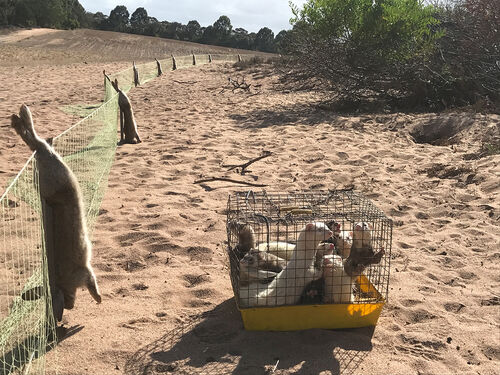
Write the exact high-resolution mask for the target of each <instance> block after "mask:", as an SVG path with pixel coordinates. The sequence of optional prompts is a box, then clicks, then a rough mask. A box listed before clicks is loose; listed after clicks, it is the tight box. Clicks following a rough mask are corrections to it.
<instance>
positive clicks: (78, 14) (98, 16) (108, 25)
mask: <svg viewBox="0 0 500 375" xmlns="http://www.w3.org/2000/svg"><path fill="white" fill-rule="evenodd" d="M2 25H15V26H22V27H49V28H62V29H75V28H80V27H83V28H90V29H97V30H106V31H118V32H125V33H132V34H139V35H148V36H155V37H161V38H169V39H177V40H183V41H190V42H196V43H203V44H212V45H218V46H225V47H233V48H240V49H248V50H258V51H263V52H278V51H279V50H280V43H281V42H282V41H283V40H284V38H285V36H286V34H287V31H286V30H282V31H281V32H279V33H278V34H277V35H276V36H275V35H274V33H273V31H272V30H271V29H269V28H268V27H263V28H261V29H260V30H259V31H258V32H257V33H255V32H248V31H247V30H245V29H243V28H233V26H232V25H231V21H230V19H229V17H227V16H224V15H223V16H220V17H219V19H218V20H217V21H215V22H214V23H213V25H209V26H207V27H203V26H201V25H200V23H199V22H198V21H196V20H192V21H189V22H188V23H187V25H184V24H182V23H180V22H169V21H159V20H157V19H156V18H155V17H151V16H149V14H148V12H147V10H146V9H145V8H143V7H140V8H137V9H136V10H135V11H134V12H133V13H132V14H130V13H129V11H128V9H127V7H126V6H124V5H118V6H116V7H115V8H114V9H113V10H112V11H111V12H110V14H109V15H105V14H103V13H101V12H96V13H92V12H87V11H86V10H85V9H84V8H83V6H82V5H81V4H80V3H79V1H78V0H0V26H2Z"/></svg>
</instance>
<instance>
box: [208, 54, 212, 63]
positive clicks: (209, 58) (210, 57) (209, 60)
mask: <svg viewBox="0 0 500 375" xmlns="http://www.w3.org/2000/svg"><path fill="white" fill-rule="evenodd" d="M208 62H209V63H211V62H212V55H211V54H208Z"/></svg>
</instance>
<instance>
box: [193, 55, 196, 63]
mask: <svg viewBox="0 0 500 375" xmlns="http://www.w3.org/2000/svg"><path fill="white" fill-rule="evenodd" d="M193 65H196V56H195V55H194V53H193Z"/></svg>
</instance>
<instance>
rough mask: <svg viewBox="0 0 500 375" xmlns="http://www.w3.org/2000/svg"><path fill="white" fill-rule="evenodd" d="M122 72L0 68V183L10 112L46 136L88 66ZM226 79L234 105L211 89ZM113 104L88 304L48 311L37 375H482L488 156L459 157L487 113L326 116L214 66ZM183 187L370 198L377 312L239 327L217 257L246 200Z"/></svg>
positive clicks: (494, 229) (88, 93)
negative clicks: (236, 204)
mask: <svg viewBox="0 0 500 375" xmlns="http://www.w3.org/2000/svg"><path fill="white" fill-rule="evenodd" d="M1 48H2V46H1V45H0V49H1ZM26 53H28V52H26ZM55 56H56V60H57V56H58V55H57V54H56V55H55ZM125 66H128V64H127V63H115V64H103V63H88V64H70V65H64V64H63V65H59V66H57V67H51V66H50V64H44V65H43V66H36V64H34V65H32V66H25V67H24V68H21V67H18V66H13V67H10V68H7V69H3V70H2V71H1V72H0V79H2V82H4V83H5V84H4V85H3V86H2V89H1V90H2V91H0V98H1V101H0V126H1V128H0V131H1V133H2V134H3V136H4V140H7V141H6V142H5V141H4V142H3V143H2V144H0V160H1V162H0V169H1V172H2V173H1V174H0V177H1V178H2V179H3V180H1V181H2V182H6V181H7V180H8V179H9V178H11V177H12V176H13V175H14V173H15V171H16V170H18V169H19V168H20V166H21V165H22V164H23V163H24V161H25V160H26V158H27V155H28V154H29V153H28V152H27V150H26V147H25V146H24V145H23V144H21V143H20V141H19V140H18V139H17V138H16V136H15V135H14V133H13V132H12V131H11V130H10V129H8V124H9V122H8V116H9V115H10V114H11V113H13V112H14V111H17V109H18V106H19V105H20V103H21V102H26V103H28V104H29V105H31V108H32V109H33V115H34V118H35V123H36V125H37V128H38V129H39V132H40V133H41V134H43V135H44V136H50V135H54V133H58V132H60V131H62V130H64V129H65V128H67V127H68V126H69V125H70V124H71V123H72V122H73V121H74V120H76V118H74V117H73V116H71V115H68V114H65V113H63V112H62V111H61V107H62V106H65V105H67V104H79V103H80V104H83V103H87V104H92V103H98V102H99V100H100V99H101V97H102V89H101V86H100V85H101V81H102V79H101V73H100V72H101V71H102V69H103V68H106V70H109V71H119V70H121V69H122V68H123V67H125ZM239 74H240V75H244V76H245V78H246V80H247V82H249V83H251V84H252V86H251V90H250V92H234V93H233V92H232V91H231V90H228V89H225V90H223V88H224V87H227V86H226V85H227V77H228V76H230V77H234V78H236V77H237V76H238V75H239ZM68 81H71V82H72V84H71V85H65V83H67V82H68ZM42 83H43V84H42ZM35 89H36V91H35ZM129 97H130V99H131V101H132V103H133V105H134V110H135V114H136V117H137V121H138V123H139V132H140V135H141V138H142V139H143V143H141V144H139V145H124V146H120V147H119V148H118V151H117V155H116V160H115V163H114V166H113V168H112V170H111V174H110V177H109V188H108V190H107V193H106V196H105V198H104V201H103V204H102V207H101V212H100V216H99V219H98V222H97V225H96V229H95V231H94V238H93V243H94V256H93V262H92V263H93V265H94V268H95V270H96V273H97V278H98V282H99V285H100V288H101V291H102V293H103V303H102V304H101V305H97V304H95V303H94V302H93V300H92V299H91V297H90V295H89V294H88V293H87V292H86V291H83V290H82V291H81V292H79V294H78V298H77V301H76V306H75V308H74V309H73V310H71V311H66V312H65V316H64V327H65V329H66V336H65V338H64V339H63V340H62V342H61V343H60V344H59V345H58V348H57V350H56V351H54V352H51V353H50V354H49V355H48V358H47V360H48V367H49V369H51V371H49V373H52V372H53V369H54V368H58V370H59V373H62V374H71V375H73V374H74V375H76V374H120V373H123V374H127V375H129V374H214V375H215V374H249V375H254V374H256V375H258V374H268V373H274V374H307V375H308V374H322V375H326V374H339V373H341V374H436V375H437V374H495V373H497V372H498V368H499V365H500V327H499V321H500V320H499V319H500V296H499V287H500V277H499V275H500V262H499V259H500V232H499V226H500V225H499V224H500V197H499V192H500V186H499V185H500V183H499V181H500V165H499V164H500V155H494V156H486V157H482V158H479V159H477V158H474V157H473V156H474V155H472V156H470V155H471V154H474V153H476V152H477V151H478V149H479V147H480V144H481V141H482V140H483V137H484V134H488V137H489V138H490V139H492V138H493V137H495V136H498V132H499V126H500V119H499V117H498V116H495V115H481V114H473V113H462V114H455V113H446V114H422V115H412V114H373V115H355V116H342V115H339V114H336V113H333V112H330V111H326V110H322V109H320V108H318V107H317V106H316V104H317V103H318V101H319V100H321V99H322V97H321V95H319V94H317V93H309V92H306V93H294V92H286V91H285V92H283V91H277V90H276V77H275V76H274V75H273V74H272V72H271V71H269V69H267V68H265V67H263V68H257V69H253V68H251V69H250V70H247V71H244V72H236V71H235V70H234V68H233V67H231V66H230V65H212V66H204V67H196V68H191V69H184V70H179V71H176V72H169V73H168V74H165V75H164V76H163V77H161V78H158V79H155V80H154V81H151V82H149V83H147V84H145V85H143V86H140V87H138V88H136V89H133V90H132V91H131V92H130V95H129ZM44 101H48V102H46V103H44ZM444 121H451V122H453V123H467V124H468V125H467V126H465V125H464V128H463V129H462V130H461V131H460V132H459V133H457V134H456V136H455V137H454V138H453V139H451V140H449V142H450V143H452V144H451V145H445V146H435V145H430V144H417V143H415V142H414V140H413V138H412V137H411V136H410V135H409V131H411V129H412V127H413V126H418V125H422V124H429V123H432V122H440V123H442V122H444ZM264 150H269V151H272V152H273V155H272V156H271V157H269V158H267V159H265V160H263V161H262V162H257V163H255V164H253V165H252V166H251V168H249V169H250V170H251V172H249V173H247V175H246V176H239V175H237V174H236V173H233V172H228V171H227V168H224V167H222V165H223V164H228V163H237V162H245V161H247V160H249V159H251V158H253V157H255V156H258V155H259V154H260V153H262V151H264ZM201 176H226V177H231V178H240V179H244V180H245V181H249V182H258V183H263V184H267V185H268V190H274V191H288V190H296V189H309V188H313V189H331V188H343V187H351V186H353V187H354V188H355V189H356V190H358V191H361V192H363V193H365V194H366V196H368V197H369V198H370V199H372V200H373V201H374V202H375V203H376V205H377V206H378V207H379V208H381V209H382V210H383V211H384V212H385V213H386V214H387V215H388V216H389V217H390V218H392V219H393V220H394V231H393V249H392V258H391V267H392V268H391V279H390V286H389V301H388V303H387V305H386V306H385V307H384V310H383V311H382V315H381V317H380V319H379V322H378V325H377V326H376V328H375V329H353V330H342V331H327V330H310V331H303V332H281V333H276V332H274V333H273V332H247V331H244V329H243V326H242V323H241V318H240V316H239V312H238V311H237V309H236V306H235V302H234V299H233V295H232V289H231V285H230V280H229V270H228V265H227V260H226V256H225V240H226V231H225V208H226V202H227V197H228V195H229V194H231V193H232V192H234V191H236V190H247V188H245V187H239V186H236V185H235V184H229V183H224V182H214V183H208V184H206V185H201V186H200V185H198V184H194V183H193V182H194V181H195V180H196V179H198V178H199V177H201ZM276 364H277V366H276V370H275V371H274V372H272V371H273V369H274V367H275V365H276Z"/></svg>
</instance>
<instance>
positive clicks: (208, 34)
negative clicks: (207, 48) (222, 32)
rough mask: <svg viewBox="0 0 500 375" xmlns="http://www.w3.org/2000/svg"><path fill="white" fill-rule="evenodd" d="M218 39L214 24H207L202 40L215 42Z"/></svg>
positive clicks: (208, 42)
mask: <svg viewBox="0 0 500 375" xmlns="http://www.w3.org/2000/svg"><path fill="white" fill-rule="evenodd" d="M216 41H217V35H216V33H215V30H214V27H213V26H211V25H210V26H207V27H206V28H205V30H204V31H203V36H202V38H201V42H202V43H205V44H215V43H216Z"/></svg>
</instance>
